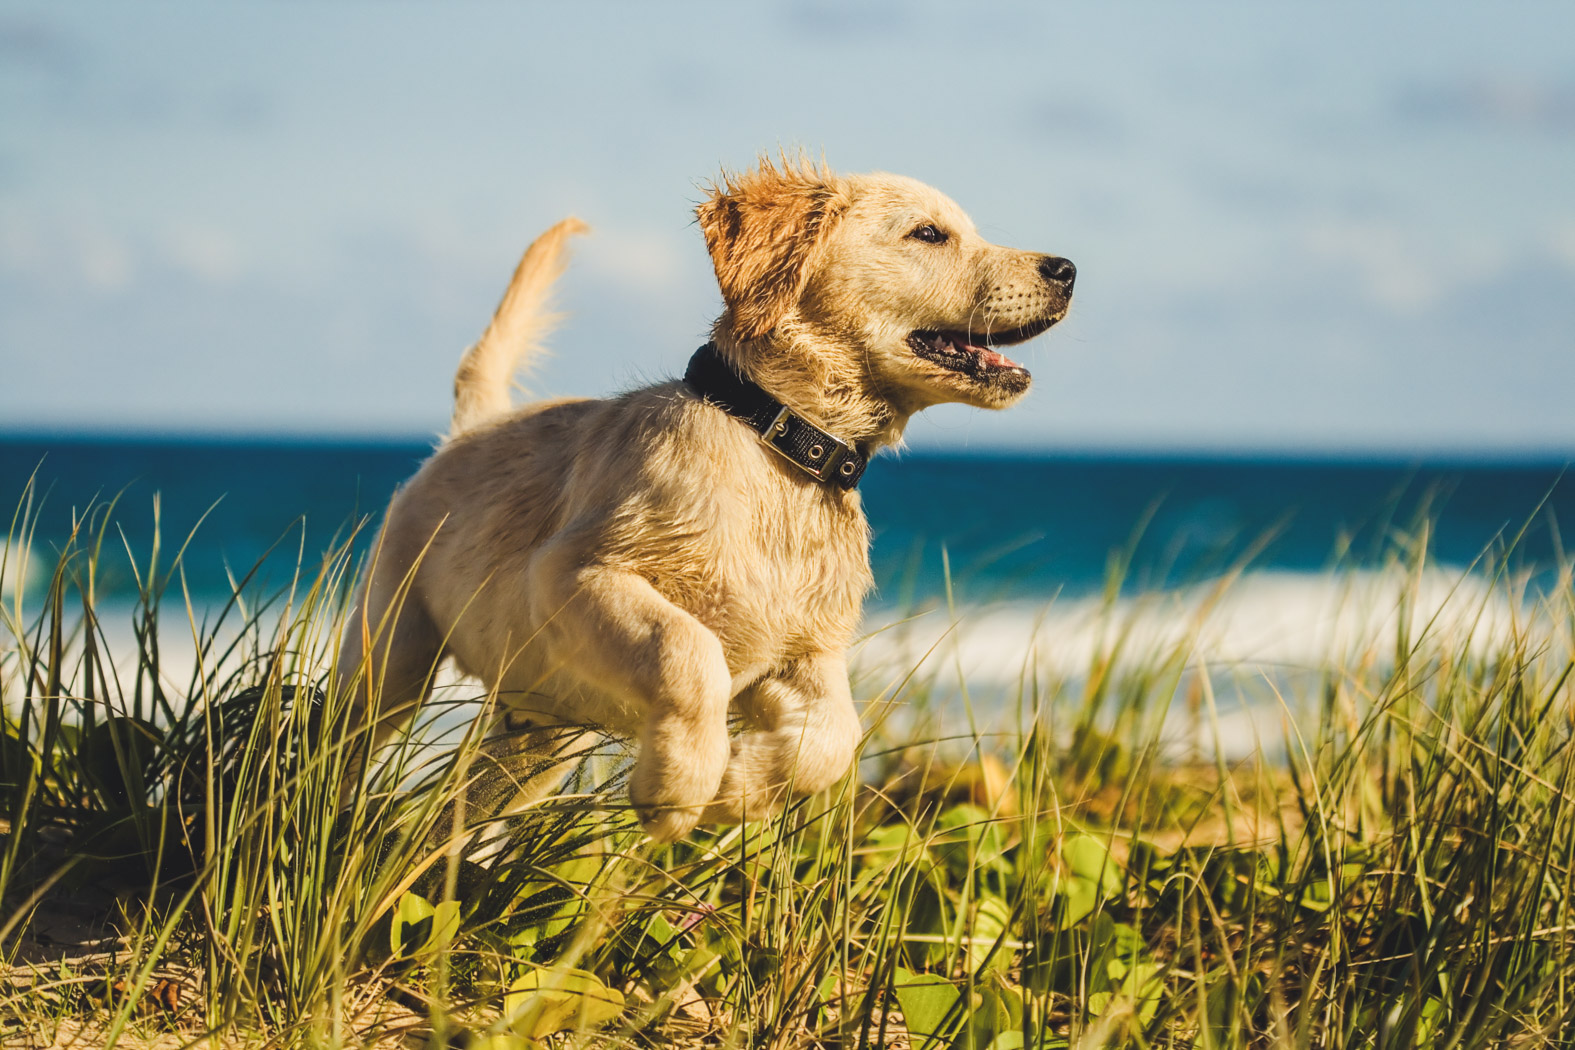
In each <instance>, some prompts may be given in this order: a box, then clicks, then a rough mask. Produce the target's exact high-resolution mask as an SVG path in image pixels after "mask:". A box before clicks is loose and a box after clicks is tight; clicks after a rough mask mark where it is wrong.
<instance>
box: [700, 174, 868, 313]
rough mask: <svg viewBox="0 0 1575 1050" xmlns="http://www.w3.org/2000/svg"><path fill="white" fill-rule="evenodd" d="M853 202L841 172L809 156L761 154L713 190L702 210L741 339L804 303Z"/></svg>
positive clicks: (718, 277) (713, 257)
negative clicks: (774, 158)
mask: <svg viewBox="0 0 1575 1050" xmlns="http://www.w3.org/2000/svg"><path fill="white" fill-rule="evenodd" d="M847 204H848V198H847V193H846V191H845V190H844V189H843V188H842V186H841V184H840V183H839V181H838V180H837V178H836V176H834V175H832V174H831V172H830V171H828V170H826V169H825V168H818V167H815V166H814V165H812V164H810V163H809V162H807V161H803V160H800V161H798V162H796V163H795V162H794V161H791V160H788V159H787V158H783V163H782V165H781V167H780V168H779V167H777V166H775V165H773V164H772V163H771V162H770V160H768V159H767V158H764V157H762V158H761V160H760V165H759V167H758V168H756V169H755V170H754V171H747V172H744V173H742V174H726V173H724V175H723V176H722V179H721V180H720V181H719V182H718V183H717V184H716V185H714V186H712V187H711V192H710V193H709V194H708V195H707V196H706V199H705V200H704V201H702V202H700V205H699V206H698V207H697V208H696V209H695V214H696V216H698V217H699V220H700V229H701V231H702V232H703V233H704V234H705V245H706V248H707V249H709V250H710V252H711V264H712V265H713V266H714V267H715V268H716V283H717V284H718V285H719V286H721V289H722V299H723V301H724V302H725V303H727V307H728V310H729V311H730V312H731V314H732V323H733V329H734V331H735V332H736V333H737V334H738V336H739V337H740V338H743V339H755V338H758V337H759V336H762V335H765V334H766V333H767V332H769V331H771V329H772V328H773V327H775V326H776V324H777V322H778V321H780V320H781V319H782V317H783V315H784V314H786V313H787V312H788V311H789V310H791V309H792V308H793V305H794V304H795V303H797V302H798V300H799V297H800V296H801V295H803V293H804V286H805V285H806V284H807V283H808V282H809V277H810V275H811V274H812V273H814V271H815V267H816V265H817V264H818V263H819V260H820V256H821V255H822V254H823V249H824V247H825V244H826V239H827V237H828V236H829V235H830V233H831V231H832V230H833V229H834V228H835V227H836V224H837V220H838V219H840V218H841V217H842V213H843V211H844V210H846V208H847Z"/></svg>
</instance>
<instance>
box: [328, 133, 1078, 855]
mask: <svg viewBox="0 0 1575 1050" xmlns="http://www.w3.org/2000/svg"><path fill="white" fill-rule="evenodd" d="M696 216H697V219H698V225H699V227H700V230H701V232H702V233H703V234H704V236H705V243H706V247H707V249H708V250H709V252H710V256H711V261H712V263H713V266H714V268H715V272H716V280H717V283H718V285H719V286H720V288H721V292H722V298H723V303H724V309H723V312H722V315H721V317H720V318H719V319H718V320H717V321H716V323H715V325H714V327H713V329H712V339H711V342H710V343H709V344H707V345H706V346H705V347H702V348H701V350H700V352H699V353H697V354H696V356H695V358H694V359H693V360H692V361H691V364H690V368H689V371H688V373H686V379H685V380H684V381H674V382H667V383H661V384H658V385H655V386H649V387H645V388H643V389H638V390H634V391H631V392H628V393H624V394H621V395H619V396H616V397H611V398H607V399H603V400H591V399H581V398H562V399H558V400H552V401H542V402H538V403H535V404H530V405H527V406H525V407H523V408H519V409H514V408H513V407H512V406H511V404H510V387H511V380H512V377H513V376H514V374H515V373H516V371H517V370H518V369H519V368H520V367H521V366H522V365H524V364H526V363H528V361H529V360H530V359H531V358H532V357H533V356H535V355H537V354H538V353H539V351H540V348H541V343H542V339H543V337H544V336H545V334H546V332H547V331H548V329H549V328H550V326H551V325H552V323H553V320H554V319H553V318H552V317H551V316H550V315H549V314H548V313H547V312H546V302H547V298H548V294H549V290H550V288H551V286H552V284H553V282H554V281H555V280H556V279H557V277H558V276H559V275H560V274H561V273H562V270H563V268H564V265H565V259H566V246H567V242H568V241H569V239H570V238H571V237H572V236H573V235H575V234H577V233H580V232H582V231H584V229H585V227H584V225H583V224H582V223H580V222H579V221H578V220H577V219H572V218H571V219H566V220H564V221H563V222H560V223H559V224H558V225H556V226H554V227H553V228H552V229H550V230H548V231H547V232H546V233H544V234H543V235H542V236H541V237H540V238H539V239H538V240H537V241H536V242H535V243H534V244H532V245H531V246H530V248H529V249H528V250H527V251H526V253H525V255H524V257H523V258H522V260H521V261H520V264H519V267H518V269H517V270H516V271H515V274H514V278H513V281H512V283H511V284H510V286H509V289H508V291H507V294H506V295H505V296H504V298H503V301H502V303H501V304H500V306H499V307H498V310H497V313H496V315H495V316H494V318H493V320H492V323H491V325H490V326H489V327H488V328H487V330H486V332H485V333H484V334H483V336H482V337H481V339H480V340H479V341H478V342H477V343H476V344H475V345H474V346H473V347H471V348H470V349H469V350H468V351H466V353H465V355H464V357H463V359H462V361H461V363H460V366H459V370H458V373H457V375H456V378H455V389H454V414H453V420H452V428H451V432H450V434H449V435H448V437H447V438H446V440H444V441H443V443H442V444H441V445H440V446H439V448H438V449H437V451H436V452H435V453H434V454H433V456H432V457H431V458H430V459H428V460H427V461H426V463H425V464H424V465H423V466H422V467H421V468H420V470H419V471H418V472H417V473H416V475H415V476H414V477H412V478H411V479H410V480H409V481H408V482H407V483H406V484H405V485H404V486H403V487H401V488H400V490H399V491H398V492H397V493H396V494H395V496H394V497H393V500H392V502H391V503H390V505H389V508H388V511H387V515H386V517H385V519H384V522H383V525H382V529H381V533H380V535H379V537H378V539H377V541H376V544H375V546H374V549H373V553H372V555H371V558H370V564H369V568H368V570H367V571H366V572H365V574H364V579H363V581H362V583H361V585H360V589H359V591H358V593H357V595H356V597H355V599H354V606H353V609H352V614H351V617H350V621H349V625H348V627H347V629H346V632H345V635H344V637H343V639H342V642H341V646H340V653H339V659H338V669H337V678H338V681H339V682H340V683H341V685H342V687H343V688H345V689H347V690H348V692H347V695H348V696H349V697H350V701H349V703H350V707H351V709H352V718H353V719H354V720H355V722H356V723H357V724H359V725H363V726H368V727H371V732H370V736H371V737H372V738H373V739H374V740H381V739H384V738H386V737H387V735H388V734H389V733H390V732H391V731H392V730H393V729H394V728H396V727H397V725H398V724H399V721H400V719H401V717H402V715H407V714H408V712H409V710H410V709H411V707H412V706H413V704H414V703H415V702H417V701H419V700H420V699H421V698H422V697H424V696H425V695H426V693H427V691H428V689H429V688H430V685H431V679H432V675H433V672H434V670H435V668H436V667H437V666H438V664H439V662H440V661H441V660H442V659H444V658H445V657H452V658H453V659H454V661H455V662H456V663H457V665H458V667H459V668H460V669H461V670H462V671H463V672H465V673H467V674H469V675H473V676H475V677H477V678H479V679H481V680H482V681H483V682H484V683H485V684H486V685H487V687H488V688H489V690H490V691H491V692H492V693H493V694H495V696H496V700H497V708H496V709H497V710H498V711H499V712H501V714H499V715H497V716H495V717H496V718H497V722H496V725H495V730H494V731H501V730H504V729H508V730H515V731H523V734H524V735H525V736H526V737H527V738H530V739H538V738H532V737H531V734H532V733H536V734H543V733H546V732H547V731H548V730H551V729H552V728H553V727H555V726H563V725H566V724H573V725H592V726H595V727H598V728H600V729H603V730H606V731H609V732H612V733H615V734H623V735H627V736H629V737H632V738H634V739H635V740H636V741H637V744H638V748H637V755H636V757H635V760H634V763H633V766H632V769H631V772H630V777H629V796H630V801H631V802H632V804H633V806H634V808H635V811H636V813H637V814H638V815H639V817H640V820H641V822H642V824H643V826H644V828H645V830H646V832H647V833H648V834H649V835H650V836H651V837H652V838H653V839H655V840H657V841H671V840H673V839H677V838H680V837H683V836H685V835H687V834H688V833H689V832H690V831H692V830H693V829H694V828H695V827H696V825H697V824H699V823H701V822H705V823H738V822H743V821H751V820H757V819H760V818H764V817H768V816H770V815H771V814H773V813H775V812H778V811H780V809H781V807H782V806H783V805H784V804H785V803H786V802H787V801H789V800H790V799H792V798H794V797H801V796H804V795H807V794H812V793H815V792H819V791H821V790H824V789H826V788H828V787H830V786H832V785H833V784H835V783H836V782H838V781H839V780H840V779H841V778H842V777H843V776H845V775H846V774H847V772H848V770H849V768H850V767H851V766H852V764H853V761H854V757H855V754H856V751H857V749H858V746H859V743H860V740H861V736H862V729H861V726H860V723H859V718H858V715H857V713H856V711H855V709H854V704H853V698H852V696H851V694H850V691H849V687H848V672H847V665H846V650H847V648H848V646H849V645H850V644H851V642H852V640H853V636H854V632H855V630H856V629H857V627H858V625H859V622H860V616H861V611H862V607H863V602H864V598H865V595H866V593H867V592H868V591H869V590H870V588H871V585H872V577H871V573H870V565H869V546H870V533H869V526H868V523H867V521H866V519H865V516H864V511H863V509H862V506H861V504H860V500H859V494H858V491H857V487H856V484H857V480H858V476H859V475H860V474H861V473H862V471H863V468H864V464H865V463H866V462H867V461H868V458H869V457H870V456H871V455H873V454H874V453H875V452H876V451H878V450H880V449H882V448H887V447H891V446H893V445H896V444H897V443H898V442H899V441H900V440H901V437H902V433H903V429H904V427H905V426H906V425H907V423H908V420H909V419H910V418H911V417H912V416H913V415H914V413H916V412H919V411H920V410H922V409H924V408H927V407H929V406H931V405H936V404H940V403H942V402H962V403H964V404H968V405H973V406H977V407H980V408H989V409H1002V408H1006V407H1007V406H1009V405H1011V404H1013V403H1015V402H1017V401H1018V400H1020V399H1021V398H1022V397H1023V395H1024V394H1025V393H1026V392H1027V391H1028V388H1029V383H1030V377H1029V373H1028V370H1027V369H1025V368H1024V367H1023V366H1022V365H1021V364H1019V363H1017V362H1015V361H1013V360H1011V359H1010V358H1008V357H1006V356H1005V355H1004V354H1003V353H1001V351H1000V350H999V349H998V348H999V347H1003V346H1007V345H1010V344H1014V343H1019V342H1022V341H1024V340H1026V339H1029V338H1031V337H1033V336H1036V335H1038V334H1039V333H1041V332H1043V331H1044V330H1046V329H1048V328H1049V327H1050V326H1051V325H1053V324H1055V323H1056V322H1058V321H1060V320H1061V319H1062V318H1064V317H1065V316H1066V312H1067V309H1068V307H1069V304H1070V301H1071V294H1072V285H1073V282H1074V279H1075V276H1076V269H1075V267H1074V266H1073V265H1072V263H1070V262H1069V261H1068V260H1066V259H1064V258H1062V257H1060V256H1054V255H1045V254H1041V253H1037V252H1028V251H1018V250H1014V249H1010V248H1004V247H999V246H997V245H994V244H990V243H988V242H987V241H985V240H984V239H983V238H982V237H980V235H979V234H978V232H977V231H976V230H975V229H974V226H973V224H972V222H971V221H970V220H969V219H968V216H967V215H966V214H965V213H964V212H963V211H962V209H961V208H959V207H958V206H957V205H956V204H954V203H953V202H952V201H951V200H949V199H948V198H946V197H945V196H943V195H942V194H941V193H939V192H938V191H936V190H934V189H931V188H930V187H928V186H926V185H924V184H922V183H920V182H917V181H915V180H913V179H909V178H904V177H900V176H895V175H888V174H869V175H852V176H842V175H837V174H835V173H833V172H832V171H831V170H829V169H828V168H826V167H825V166H824V165H823V164H819V165H817V164H813V163H810V162H808V161H806V160H804V159H802V158H799V159H790V158H786V157H783V158H781V159H779V160H772V159H769V158H764V157H763V158H761V160H760V161H759V162H758V165H757V166H756V167H754V168H752V169H746V170H744V171H741V172H731V173H730V172H724V173H723V174H722V176H721V177H720V178H719V179H718V180H717V182H716V183H715V184H713V185H712V186H710V187H709V190H708V192H707V193H706V195H705V197H704V199H703V200H702V201H701V202H700V204H699V205H698V206H697V208H696ZM850 482H851V483H850ZM730 717H732V718H737V719H739V720H740V721H741V722H742V723H743V728H742V730H741V732H739V733H738V734H737V735H730V733H729V719H730ZM539 739H545V737H544V736H543V737H540V738H539ZM529 746H537V745H534V744H533V745H529ZM540 747H541V751H542V765H541V768H540V769H539V770H538V773H537V775H536V776H535V779H534V780H533V782H532V783H531V784H529V785H527V786H526V787H525V789H524V792H523V794H522V799H524V798H527V797H540V795H541V794H545V793H546V792H547V791H550V790H551V789H552V788H553V787H555V786H556V784H555V783H554V782H552V776H551V773H550V770H552V769H556V768H558V766H555V765H554V764H553V762H554V758H555V757H556V756H555V754H554V753H553V752H552V749H551V747H550V746H549V745H540ZM559 765H561V763H559ZM560 779H561V776H560Z"/></svg>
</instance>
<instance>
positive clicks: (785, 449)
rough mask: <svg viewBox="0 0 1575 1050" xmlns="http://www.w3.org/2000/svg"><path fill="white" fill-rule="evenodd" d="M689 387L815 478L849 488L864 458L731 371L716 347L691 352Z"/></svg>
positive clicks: (686, 374)
mask: <svg viewBox="0 0 1575 1050" xmlns="http://www.w3.org/2000/svg"><path fill="white" fill-rule="evenodd" d="M684 382H685V383H688V384H689V387H690V389H691V390H693V391H694V392H695V393H697V394H699V395H700V396H701V397H703V398H704V399H705V400H707V401H709V402H710V403H711V404H713V405H715V406H716V407H717V408H720V409H721V410H722V411H724V412H726V413H727V414H728V415H730V416H734V417H735V418H737V419H741V420H743V421H744V422H745V423H748V424H749V426H750V428H751V429H752V430H754V431H755V433H757V434H759V435H760V440H761V441H762V442H763V443H764V444H765V445H766V447H767V448H770V449H772V450H774V451H776V452H777V453H779V454H781V455H782V456H783V457H784V458H786V459H787V460H788V461H789V462H790V463H792V464H793V465H794V466H796V467H798V468H799V469H800V470H802V471H804V473H806V474H808V475H809V476H810V477H812V478H814V479H815V480H816V481H821V482H825V483H826V484H827V485H835V486H837V487H838V488H841V489H851V488H853V487H854V486H855V485H857V484H858V483H859V478H861V477H863V476H864V468H865V467H866V466H868V465H869V461H870V458H869V456H867V455H865V454H864V453H862V452H860V451H859V450H858V449H857V448H856V447H854V446H853V445H850V444H848V443H847V442H846V441H843V440H842V439H841V438H836V437H833V436H832V435H830V434H828V433H826V432H825V431H824V430H822V429H820V428H819V427H817V426H816V425H815V424H813V423H811V422H810V421H809V420H807V419H805V418H804V417H803V416H801V415H798V414H797V413H796V412H794V411H793V410H792V409H790V408H788V407H786V406H785V405H783V404H782V402H780V401H778V400H777V399H776V398H774V397H772V396H771V395H770V394H768V393H766V392H765V391H764V390H762V389H760V387H758V386H756V385H755V384H754V383H752V382H750V381H749V380H747V379H745V378H744V377H743V376H741V375H739V374H738V373H737V372H735V371H733V366H732V365H730V364H728V363H727V361H726V360H725V359H724V358H723V357H722V355H721V354H719V353H717V352H716V346H715V344H712V343H707V344H705V345H704V346H702V347H701V348H700V349H698V350H696V351H695V354H694V356H693V357H691V358H690V359H689V368H688V370H687V371H685V372H684Z"/></svg>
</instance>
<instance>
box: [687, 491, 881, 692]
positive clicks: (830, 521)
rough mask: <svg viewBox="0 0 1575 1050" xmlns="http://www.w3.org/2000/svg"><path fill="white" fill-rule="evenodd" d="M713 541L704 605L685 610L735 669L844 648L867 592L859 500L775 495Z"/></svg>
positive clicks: (867, 569)
mask: <svg viewBox="0 0 1575 1050" xmlns="http://www.w3.org/2000/svg"><path fill="white" fill-rule="evenodd" d="M773 495H776V496H777V498H775V499H762V500H760V501H758V503H756V504H755V505H754V506H753V507H751V508H750V509H749V513H747V514H746V515H742V516H737V517H735V518H734V523H735V527H734V528H732V529H729V530H727V531H726V532H725V533H722V534H720V535H717V536H716V538H715V540H716V541H715V543H714V544H713V551H712V553H713V557H714V561H712V564H713V565H714V566H715V568H716V571H715V574H714V576H713V578H712V580H711V581H710V583H711V586H710V587H708V588H706V590H707V591H708V598H709V600H708V601H706V602H704V603H703V604H704V606H705V607H703V608H696V609H693V610H691V611H693V612H694V613H695V615H696V616H697V617H699V619H700V620H701V621H702V622H704V623H706V624H707V625H708V626H710V627H711V628H712V629H713V630H714V631H716V632H717V635H718V637H720V638H721V639H722V643H723V646H724V648H725V649H726V650H727V652H728V658H729V659H728V662H729V663H730V664H731V665H733V667H734V669H735V670H740V669H743V668H745V667H750V666H762V665H773V666H774V665H779V664H782V663H784V662H786V661H788V660H792V659H795V658H797V657H800V656H803V655H806V654H808V653H811V652H818V651H826V650H840V649H843V648H845V647H846V646H847V645H848V643H849V642H850V641H851V639H852V635H853V632H854V631H855V630H856V629H857V627H858V624H859V620H860V616H861V614H862V610H863V604H864V596H865V594H867V593H868V592H869V589H870V585H871V580H872V577H871V574H870V565H869V526H868V523H867V522H866V521H865V519H864V514H863V511H862V509H861V508H860V507H859V505H858V502H857V499H856V498H852V499H847V498H826V497H825V496H823V495H822V494H820V493H818V492H811V493H809V494H808V497H807V498H806V494H805V493H804V492H803V491H802V490H797V491H789V492H786V493H775V494H773Z"/></svg>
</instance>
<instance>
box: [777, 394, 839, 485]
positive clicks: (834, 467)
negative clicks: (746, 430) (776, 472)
mask: <svg viewBox="0 0 1575 1050" xmlns="http://www.w3.org/2000/svg"><path fill="white" fill-rule="evenodd" d="M760 440H761V443H762V444H764V445H765V446H766V447H767V448H769V449H771V451H773V452H775V453H777V455H779V456H781V457H782V458H784V459H786V460H787V461H788V462H789V463H792V464H793V465H794V466H795V467H798V468H799V469H800V470H802V471H803V472H804V473H806V474H808V475H809V476H810V477H812V478H814V479H815V480H816V481H831V480H837V479H838V478H839V477H852V476H853V473H854V470H853V469H851V468H854V467H855V464H854V463H852V462H849V457H850V456H856V455H857V453H856V451H855V449H854V448H853V446H852V445H850V444H848V443H847V442H846V441H843V440H842V439H841V438H839V437H835V436H833V435H831V434H828V433H826V432H825V431H824V430H821V429H820V428H819V427H817V426H815V425H814V424H813V423H811V422H810V421H809V420H807V419H805V418H803V417H802V416H800V415H798V414H797V413H795V412H794V411H793V410H792V409H790V408H788V407H787V406H786V405H784V406H783V407H782V410H781V411H780V412H778V413H777V414H776V417H775V418H773V419H772V420H771V423H770V424H769V425H768V426H767V427H766V429H765V430H763V431H761V433H760ZM844 467H847V468H850V469H843V468H844ZM839 471H841V473H840V474H839V473H838V472H839Z"/></svg>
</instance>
